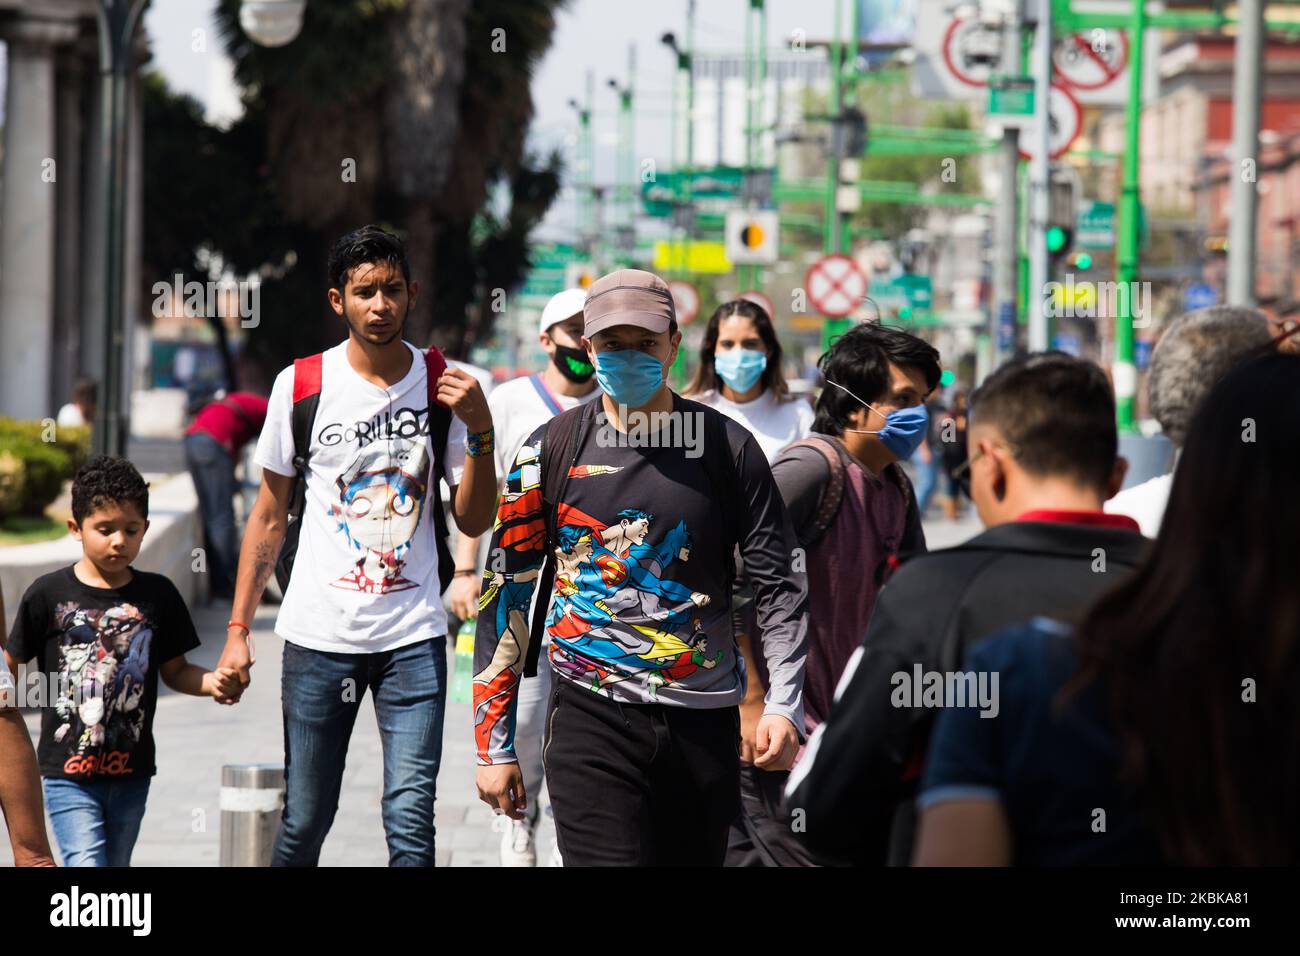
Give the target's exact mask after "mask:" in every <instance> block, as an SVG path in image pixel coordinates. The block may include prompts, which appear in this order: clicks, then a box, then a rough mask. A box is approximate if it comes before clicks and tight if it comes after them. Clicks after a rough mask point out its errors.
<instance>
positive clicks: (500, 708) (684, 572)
mask: <svg viewBox="0 0 1300 956" xmlns="http://www.w3.org/2000/svg"><path fill="white" fill-rule="evenodd" d="M583 319H584V327H583V338H582V345H583V347H584V348H585V349H586V350H587V353H588V355H589V357H590V360H591V363H592V365H594V366H595V369H596V380H597V382H598V383H599V385H600V387H601V390H602V393H603V394H602V395H601V397H600V400H599V401H598V402H591V403H589V404H587V405H584V406H580V407H578V408H575V409H572V410H570V411H566V412H564V413H563V414H561V415H559V416H557V417H556V418H554V419H552V420H551V421H550V422H548V423H547V424H545V425H543V426H542V427H540V428H538V429H537V430H535V431H534V432H533V433H532V435H530V436H529V438H528V440H527V441H526V442H525V443H524V445H523V447H522V448H521V449H520V451H519V453H518V455H517V456H516V458H515V461H514V463H513V465H511V468H510V473H509V475H508V476H507V479H506V491H505V494H504V495H503V497H502V500H501V504H500V508H499V510H498V513H497V522H496V527H495V530H494V532H493V537H492V547H491V550H490V553H489V559H488V568H487V570H486V571H485V573H484V599H483V601H482V603H481V613H480V616H479V623H478V631H477V634H476V637H475V658H474V665H475V671H476V676H475V678H474V706H475V712H474V733H475V739H476V743H477V749H478V762H479V769H478V788H479V796H480V797H481V798H482V799H483V800H484V802H486V803H488V804H489V805H490V806H491V807H492V808H493V809H494V810H495V811H496V812H498V813H504V814H507V815H509V816H511V817H512V818H516V819H518V818H520V817H522V816H523V815H524V814H525V813H526V812H527V796H526V789H525V785H526V782H525V781H524V780H523V778H522V776H521V773H520V770H519V766H518V761H517V758H516V755H515V747H514V722H515V709H516V696H517V691H518V686H519V680H520V678H521V677H522V676H523V675H524V674H525V673H531V672H532V671H533V669H534V668H535V667H536V659H537V656H538V650H539V647H540V644H541V635H542V632H543V630H544V631H545V634H546V635H547V636H548V637H549V639H550V644H549V651H548V662H547V664H545V665H543V666H549V667H550V668H551V670H552V680H553V684H554V689H553V690H552V693H551V700H550V705H549V711H548V715H547V722H546V735H545V741H544V744H543V760H544V763H545V770H546V780H547V786H548V789H549V791H550V795H551V806H552V808H553V810H554V813H555V824H556V833H557V836H558V838H559V844H560V851H561V853H562V854H563V857H564V861H565V863H566V864H568V865H579V866H581V865H654V864H659V865H663V864H702V865H720V864H721V863H722V861H723V858H724V856H725V853H726V846H727V834H728V827H729V825H730V823H731V821H732V819H734V817H735V816H736V814H737V813H738V812H739V809H740V798H739V773H740V765H739V751H738V744H739V713H738V710H737V704H739V702H740V700H741V698H742V697H743V696H744V690H745V683H746V678H745V665H744V661H743V658H742V657H741V655H740V654H739V653H738V651H737V649H736V645H735V640H734V637H733V634H732V628H731V606H730V604H731V581H732V579H733V577H734V574H735V567H734V560H733V556H734V554H735V551H736V549H737V547H738V548H739V551H740V554H741V557H742V559H743V560H744V563H745V568H746V572H747V574H748V576H749V577H750V579H751V580H752V581H753V582H754V588H755V603H756V606H757V609H758V625H759V627H758V629H759V639H758V640H759V645H760V647H761V649H762V653H763V655H764V658H765V659H766V662H767V665H768V669H769V672H770V675H771V679H770V681H769V688H768V693H767V698H766V706H765V708H764V715H763V717H762V719H761V720H760V722H759V725H758V730H757V734H756V738H757V739H756V746H757V749H758V756H757V757H756V759H755V765H756V766H758V767H760V768H765V769H769V770H782V769H787V768H788V767H789V766H790V764H791V762H792V761H793V759H794V755H795V752H796V751H797V748H798V745H799V731H798V729H797V728H801V727H802V726H803V697H802V693H803V667H804V655H805V650H806V629H807V615H806V603H807V587H806V581H805V579H804V576H803V574H802V572H801V571H797V570H795V568H796V567H798V554H797V552H796V544H797V543H796V540H795V537H794V532H793V529H792V528H791V526H790V520H789V517H788V516H787V514H786V511H785V506H784V504H783V503H782V501H781V496H780V494H779V492H778V491H777V488H776V485H775V483H774V482H773V480H772V475H771V471H770V470H769V468H768V465H767V459H766V457H765V456H764V454H763V452H762V449H760V448H759V446H758V444H757V442H756V441H755V440H754V438H753V436H752V435H750V434H749V432H747V431H746V430H745V429H744V427H743V426H741V425H739V424H738V423H736V422H734V421H732V420H730V419H728V418H726V417H725V416H723V415H722V414H721V413H719V412H717V411H716V410H714V409H711V408H708V407H706V406H704V405H701V404H699V403H697V402H692V401H689V400H687V399H683V398H682V397H680V396H679V395H676V394H675V393H674V392H673V391H672V390H671V389H670V388H669V387H668V386H667V384H666V383H665V372H666V369H667V368H668V367H669V366H671V365H672V363H673V361H674V359H676V357H677V350H678V348H679V346H680V343H681V333H680V332H678V330H677V321H676V315H675V313H674V309H673V300H672V296H671V294H670V293H669V291H668V287H667V286H666V285H665V284H664V283H663V281H662V280H661V279H659V278H658V277H657V276H654V275H652V274H650V273H648V272H642V271H640V270H636V269H623V270H619V271H617V272H614V273H611V274H610V275H607V276H604V277H603V278H601V279H599V280H598V281H597V282H595V283H593V284H592V286H591V288H590V289H589V290H588V293H587V298H586V302H585V305H584V308H583ZM535 588H536V589H539V590H538V597H537V605H538V611H539V615H545V621H544V628H543V627H542V621H541V619H540V617H539V619H538V620H537V621H536V622H535V624H534V626H533V627H531V628H530V626H529V622H528V619H527V616H528V609H529V604H530V601H531V600H532V598H533V592H534V590H535ZM552 590H553V592H554V600H553V601H551V600H549V598H550V593H551V591H552Z"/></svg>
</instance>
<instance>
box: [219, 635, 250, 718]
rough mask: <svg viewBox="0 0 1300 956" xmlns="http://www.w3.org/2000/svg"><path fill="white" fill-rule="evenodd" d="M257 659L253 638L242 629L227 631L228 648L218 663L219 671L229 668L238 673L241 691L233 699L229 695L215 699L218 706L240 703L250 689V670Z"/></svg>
mask: <svg viewBox="0 0 1300 956" xmlns="http://www.w3.org/2000/svg"><path fill="white" fill-rule="evenodd" d="M256 661H257V659H256V658H255V657H254V656H253V637H252V635H251V634H249V633H248V632H247V631H245V630H244V629H243V628H242V627H238V626H234V625H232V626H231V627H229V628H227V630H226V647H225V650H223V651H222V652H221V659H220V660H218V661H217V667H216V669H217V670H221V669H222V668H229V669H231V670H234V671H236V672H237V674H238V676H239V691H238V692H237V693H236V694H235V695H234V696H233V697H232V696H230V695H227V694H218V695H216V696H214V697H213V700H215V701H216V702H217V703H218V704H234V703H238V701H239V698H240V697H242V696H243V695H244V691H246V690H247V689H248V685H249V682H250V680H251V678H250V677H249V673H248V671H249V668H251V667H252V666H253V664H255V663H256Z"/></svg>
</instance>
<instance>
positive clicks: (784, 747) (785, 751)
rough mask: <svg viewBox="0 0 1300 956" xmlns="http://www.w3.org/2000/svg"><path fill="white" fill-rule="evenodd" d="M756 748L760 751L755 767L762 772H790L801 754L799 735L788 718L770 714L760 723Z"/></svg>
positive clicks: (755, 743) (755, 734)
mask: <svg viewBox="0 0 1300 956" xmlns="http://www.w3.org/2000/svg"><path fill="white" fill-rule="evenodd" d="M754 746H755V747H756V748H757V749H758V756H757V757H755V758H754V766H755V767H758V768H759V769H760V770H789V769H790V768H791V767H792V766H793V765H794V758H795V755H796V754H798V753H799V734H798V733H797V732H796V731H795V729H794V724H792V723H790V721H789V720H787V719H786V718H784V717H782V716H781V715H779V714H768V715H766V716H765V717H763V718H761V719H760V720H759V722H758V729H757V730H756V731H755V733H754Z"/></svg>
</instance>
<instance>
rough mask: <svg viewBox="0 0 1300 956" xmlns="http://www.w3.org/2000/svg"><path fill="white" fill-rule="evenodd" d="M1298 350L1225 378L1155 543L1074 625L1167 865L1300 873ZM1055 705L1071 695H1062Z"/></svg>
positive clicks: (1085, 674) (1199, 427) (1193, 428)
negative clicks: (1287, 868)
mask: <svg viewBox="0 0 1300 956" xmlns="http://www.w3.org/2000/svg"><path fill="white" fill-rule="evenodd" d="M1297 436H1300V355H1286V354H1272V355H1267V356H1265V357H1263V358H1259V359H1254V360H1251V361H1249V362H1247V363H1245V364H1243V365H1241V366H1239V367H1237V368H1236V369H1234V370H1233V371H1231V372H1229V373H1228V374H1227V375H1226V376H1225V377H1224V378H1223V379H1222V380H1221V381H1220V382H1219V384H1218V385H1216V386H1215V387H1214V389H1213V390H1212V391H1211V392H1210V393H1209V395H1208V396H1207V397H1206V399H1205V401H1204V402H1203V403H1202V405H1201V407H1200V409H1199V411H1198V412H1197V413H1196V414H1195V416H1194V417H1193V419H1192V421H1191V425H1190V427H1189V428H1188V431H1187V439H1186V443H1185V445H1184V447H1183V452H1182V457H1181V459H1180V460H1179V462H1178V467H1177V469H1176V471H1175V474H1174V480H1173V487H1172V489H1171V491H1170V495H1169V503H1168V506H1167V507H1166V510H1165V514H1164V519H1163V522H1162V524H1161V527H1160V536H1159V538H1158V539H1157V540H1156V543H1155V545H1154V547H1153V549H1152V551H1151V553H1150V555H1149V556H1148V557H1147V559H1146V560H1145V561H1144V562H1143V563H1142V565H1141V566H1140V567H1139V568H1138V569H1137V570H1136V571H1135V572H1134V573H1133V574H1132V575H1131V576H1130V577H1128V578H1127V579H1125V581H1124V582H1123V583H1122V584H1121V585H1119V586H1118V587H1116V588H1114V589H1113V590H1111V591H1109V592H1107V593H1106V594H1105V595H1103V596H1102V597H1101V598H1100V599H1099V600H1098V601H1097V602H1096V603H1095V605H1094V606H1093V607H1092V608H1091V609H1090V610H1089V611H1088V612H1087V613H1086V614H1085V616H1084V618H1083V621H1082V623H1081V625H1080V626H1079V629H1078V631H1077V634H1078V647H1079V655H1080V668H1079V673H1078V675H1077V676H1076V678H1075V680H1074V681H1072V682H1071V684H1070V686H1069V687H1068V688H1067V690H1066V692H1065V696H1066V697H1068V696H1070V695H1072V694H1074V693H1076V692H1078V691H1080V690H1082V689H1083V688H1084V687H1086V686H1088V685H1089V684H1091V683H1092V682H1093V681H1097V682H1098V684H1099V687H1102V688H1105V690H1106V692H1107V693H1108V695H1109V700H1110V704H1111V707H1112V714H1113V718H1114V720H1115V725H1116V729H1117V732H1118V734H1119V736H1120V741H1121V748H1122V749H1121V753H1122V757H1123V764H1122V766H1123V773H1124V776H1125V779H1126V780H1127V781H1129V782H1131V783H1132V784H1134V785H1135V786H1136V787H1137V788H1138V791H1139V792H1140V793H1141V794H1142V796H1143V798H1144V799H1145V801H1146V803H1147V811H1148V813H1149V815H1150V819H1151V821H1152V823H1153V825H1154V826H1155V829H1156V831H1157V833H1158V834H1159V836H1160V839H1161V842H1162V844H1163V847H1164V850H1165V853H1166V854H1167V855H1168V857H1169V859H1170V860H1171V861H1172V862H1175V863H1179V864H1184V865H1240V864H1286V865H1295V864H1296V863H1300V693H1297V688H1298V687H1300V587H1298V586H1297V581H1296V572H1295V568H1296V562H1295V552H1296V548H1297V543H1300V494H1297V493H1296V476H1297V475H1298V474H1300V440H1297ZM1063 699H1064V697H1063Z"/></svg>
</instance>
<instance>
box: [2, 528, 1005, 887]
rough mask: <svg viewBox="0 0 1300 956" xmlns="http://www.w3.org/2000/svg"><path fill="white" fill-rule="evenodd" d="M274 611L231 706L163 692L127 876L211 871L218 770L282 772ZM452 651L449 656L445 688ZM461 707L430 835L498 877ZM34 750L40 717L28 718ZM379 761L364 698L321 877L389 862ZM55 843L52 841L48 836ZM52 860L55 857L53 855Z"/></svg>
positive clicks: (548, 832) (203, 658)
mask: <svg viewBox="0 0 1300 956" xmlns="http://www.w3.org/2000/svg"><path fill="white" fill-rule="evenodd" d="M979 530H980V525H979V521H978V520H977V519H976V518H974V516H973V514H972V513H971V512H967V515H966V516H965V517H964V518H962V519H960V520H958V521H956V522H948V521H944V520H943V519H942V518H936V519H933V520H930V521H927V522H926V524H925V533H926V539H927V543H928V545H929V547H930V548H931V549H937V548H942V547H949V546H951V545H953V544H957V543H959V542H961V541H963V540H965V539H967V538H969V537H971V536H972V535H973V534H976V533H978V532H979ZM228 611H229V608H228V606H226V605H224V604H219V603H216V604H212V605H210V606H208V607H206V608H198V609H191V613H192V614H193V615H194V621H195V626H196V627H197V629H198V632H199V636H200V638H201V639H202V641H203V646H202V647H200V648H198V649H196V650H194V651H192V652H191V653H190V654H189V655H188V656H189V660H190V661H191V662H193V663H195V664H199V665H200V666H203V667H206V668H209V669H210V668H212V667H215V666H216V663H217V659H218V657H220V655H221V649H222V647H223V646H224V643H225V621H226V616H227V614H228ZM277 611H278V608H277V607H276V606H275V605H263V606H262V607H261V608H259V609H258V612H257V615H256V617H255V618H254V619H253V621H252V625H253V634H254V641H255V642H256V650H257V663H256V665H255V666H254V667H253V671H252V684H251V685H250V686H249V688H248V690H247V691H246V692H245V694H244V697H243V699H242V700H241V701H240V703H239V704H237V705H235V706H234V707H221V706H219V705H217V704H214V703H213V702H212V701H211V700H208V699H206V698H198V697H186V696H182V695H179V694H176V693H174V692H173V691H171V690H169V689H168V688H166V687H165V686H162V685H161V684H160V685H159V689H158V690H159V700H158V712H157V715H156V716H155V719H154V737H155V739H156V741H157V748H158V750H157V763H158V775H157V776H156V777H155V778H154V782H153V786H152V787H151V788H150V793H149V806H148V811H147V812H146V814H145V818H144V824H143V826H142V827H141V829H140V838H139V841H138V842H137V843H136V848H135V855H134V857H133V859H132V863H133V865H135V866H216V865H217V863H218V860H219V854H220V846H221V812H220V810H219V809H218V802H217V801H218V794H219V791H220V787H221V768H222V766H223V765H225V764H236V763H277V764H278V763H282V762H283V760H284V750H283V724H282V719H281V710H280V657H281V652H282V650H283V646H284V645H283V642H282V641H281V640H280V638H278V637H276V636H275V634H274V632H273V630H272V629H273V627H274V625H275V615H276V612H277ZM451 650H452V648H451V647H449V648H448V652H449V660H448V675H449V681H448V682H449V683H450V674H451V670H452V667H451V660H450V657H451ZM470 718H471V712H470V707H469V705H468V704H453V703H450V702H449V703H448V705H447V715H446V725H445V732H444V735H443V751H442V770H441V772H440V773H439V776H438V800H437V804H436V809H435V815H434V819H435V822H436V825H437V828H438V837H437V841H438V851H437V862H438V865H439V866H496V865H497V864H498V859H499V858H498V849H497V848H498V846H499V844H500V834H499V832H498V831H494V830H493V821H494V818H493V816H492V813H491V811H490V810H489V809H488V808H487V807H486V806H484V805H483V804H482V803H480V802H479V800H478V794H477V791H476V790H475V787H474V742H473V734H472V732H471V723H470ZM27 726H28V729H29V731H30V732H31V735H32V740H33V741H35V740H36V739H37V738H38V736H39V733H40V717H39V714H37V713H35V712H31V713H29V714H28V715H27ZM382 792H383V754H382V750H381V749H380V745H379V734H378V731H377V730H376V726H375V712H374V707H373V706H372V704H371V700H370V695H369V694H367V695H366V696H365V698H364V699H363V700H362V704H361V711H360V713H359V714H358V716H357V722H356V726H355V729H354V730H353V732H352V742H351V745H350V747H349V748H348V758H347V766H346V769H345V770H344V774H343V791H342V794H341V796H340V798H339V810H338V815H337V816H336V817H335V820H334V826H333V828H332V829H331V830H330V834H329V836H328V837H327V838H326V840H325V846H324V849H323V850H322V852H321V860H320V862H321V865H322V866H385V865H387V863H388V852H387V848H386V845H385V842H384V828H383V824H382V823H381V821H380V805H379V802H380V796H381V794H382ZM554 834H555V830H554V824H553V823H552V822H551V821H550V819H549V817H548V816H547V815H546V814H545V813H543V814H542V822H541V823H540V824H539V827H538V838H537V844H536V846H537V856H538V861H539V863H545V861H546V859H547V858H548V857H549V855H550V852H551V847H552V845H553V844H554V841H555V835H554ZM51 840H53V836H52V835H51ZM56 853H57V851H56ZM12 863H13V855H12V853H11V851H10V849H9V838H8V833H7V832H6V831H4V829H3V828H0V866H11V865H12Z"/></svg>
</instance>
